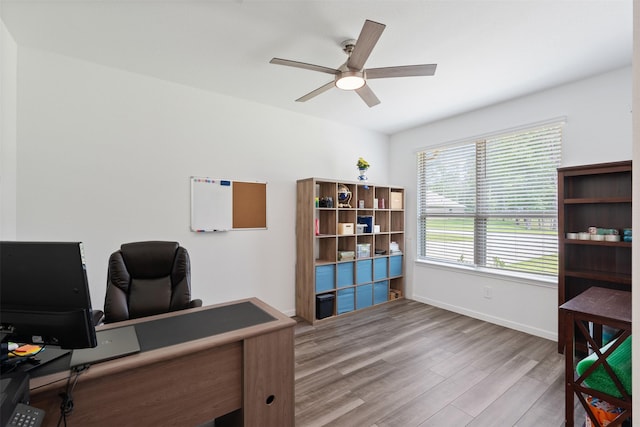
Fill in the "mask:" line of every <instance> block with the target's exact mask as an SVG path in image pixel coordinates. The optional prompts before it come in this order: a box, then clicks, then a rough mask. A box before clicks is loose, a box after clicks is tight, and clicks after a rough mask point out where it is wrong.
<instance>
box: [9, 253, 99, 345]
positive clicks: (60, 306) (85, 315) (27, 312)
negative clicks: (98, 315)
mask: <svg viewBox="0 0 640 427" xmlns="http://www.w3.org/2000/svg"><path fill="white" fill-rule="evenodd" d="M0 327H1V332H2V334H3V336H4V338H5V339H7V340H9V341H13V342H17V343H30V344H39V345H47V344H49V345H55V346H60V347H61V348H64V349H76V348H89V347H95V346H96V345H97V342H96V331H95V327H94V324H93V318H92V309H91V298H90V295H89V284H88V281H87V273H86V268H85V262H84V252H83V248H82V243H80V242H15V241H1V242H0Z"/></svg>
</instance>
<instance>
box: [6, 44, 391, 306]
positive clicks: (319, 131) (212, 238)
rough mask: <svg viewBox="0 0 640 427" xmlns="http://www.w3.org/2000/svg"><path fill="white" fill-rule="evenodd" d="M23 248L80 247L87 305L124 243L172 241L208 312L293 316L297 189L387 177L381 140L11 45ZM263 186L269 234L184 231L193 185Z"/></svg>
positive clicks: (98, 301)
mask: <svg viewBox="0 0 640 427" xmlns="http://www.w3.org/2000/svg"><path fill="white" fill-rule="evenodd" d="M18 73H19V79H18V135H19V137H18V162H17V179H18V187H17V189H18V191H17V217H18V221H17V222H18V225H17V238H18V239H20V240H80V241H83V242H84V243H85V250H86V254H87V269H88V274H89V281H90V285H91V293H92V296H93V298H92V299H93V304H94V306H96V307H101V306H102V303H103V298H104V289H105V281H106V268H107V259H108V257H109V255H110V253H111V252H113V251H114V250H115V249H117V248H118V247H119V245H120V244H121V243H123V242H131V241H138V240H152V239H159V240H165V239H166V240H176V241H179V242H180V243H181V244H182V245H183V246H185V247H186V248H187V249H188V251H189V253H190V255H191V262H192V288H193V289H192V291H193V294H194V296H196V297H199V298H202V299H203V300H204V302H205V304H211V303H216V302H223V301H229V300H233V299H237V298H244V297H251V296H255V297H258V298H261V299H263V300H264V301H265V302H267V303H269V304H271V305H273V306H274V307H276V308H277V309H279V310H281V311H283V312H285V313H288V314H294V309H295V286H294V284H295V213H296V212H295V210H296V204H295V202H296V201H295V198H296V184H295V182H296V180H297V179H300V178H307V177H311V176H318V177H323V178H332V179H344V180H350V181H354V180H356V176H357V170H356V167H355V163H356V161H357V158H358V157H359V156H363V157H365V158H366V159H367V160H369V161H370V163H371V164H372V168H371V169H370V174H369V177H370V180H371V181H372V182H374V183H376V182H379V183H386V182H387V179H388V168H387V162H388V160H387V156H388V137H387V136H385V135H382V134H377V133H373V132H369V131H363V130H360V129H356V128H353V127H347V126H342V125H337V124H334V123H331V122H327V121H323V120H318V119H314V118H311V117H307V116H304V115H299V114H294V113H290V112H287V111H284V110H278V109H274V108H271V107H266V106H262V105H259V104H255V103H249V102H245V101H242V100H238V99H234V98H229V97H225V96H220V95H217V94H213V93H209V92H205V91H202V90H197V89H194V88H190V87H186V86H181V85H177V84H173V83H168V82H164V81H160V80H157V79H152V78H148V77H145V76H141V75H137V74H132V73H128V72H124V71H120V70H116V69H111V68H107V67H103V66H100V65H96V64H93V63H89V62H84V61H79V60H76V59H71V58H67V57H63V56H59V55H56V54H52V53H47V52H42V51H36V50H32V49H28V48H23V47H20V48H19V55H18ZM192 175H195V176H209V177H214V178H225V179H232V180H246V181H267V182H268V186H267V223H268V230H246V231H230V232H226V233H215V234H214V233H192V232H190V231H189V218H190V210H189V206H190V199H189V197H190V193H189V191H190V187H189V177H190V176H192Z"/></svg>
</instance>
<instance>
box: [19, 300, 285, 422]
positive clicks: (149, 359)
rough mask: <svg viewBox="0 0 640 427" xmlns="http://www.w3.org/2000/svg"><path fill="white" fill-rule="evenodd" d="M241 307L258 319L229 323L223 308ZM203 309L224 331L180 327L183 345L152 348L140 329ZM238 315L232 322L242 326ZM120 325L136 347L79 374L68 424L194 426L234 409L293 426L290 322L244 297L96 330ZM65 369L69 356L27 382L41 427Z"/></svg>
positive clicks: (245, 417)
mask: <svg viewBox="0 0 640 427" xmlns="http://www.w3.org/2000/svg"><path fill="white" fill-rule="evenodd" d="M247 304H250V307H247ZM241 306H243V307H245V308H251V310H252V311H253V312H255V313H257V314H258V315H260V316H263V319H262V320H261V321H260V322H259V323H255V322H254V324H251V325H250V326H241V327H239V328H238V327H236V326H237V325H235V326H234V320H233V319H231V320H229V316H228V313H229V310H233V309H235V308H236V307H238V308H239V307H241ZM206 310H209V312H207V313H203V312H204V311H206ZM216 310H217V311H216ZM225 310H226V311H225ZM224 313H227V314H224ZM260 313H262V314H260ZM203 314H206V315H218V316H219V317H223V318H221V319H219V323H220V326H221V328H222V330H224V331H223V332H221V333H215V334H212V335H209V336H203V337H195V339H193V338H194V334H196V335H197V332H194V331H193V329H192V328H183V330H182V331H181V332H183V333H184V335H187V336H189V337H190V338H189V341H188V342H187V343H179V344H173V345H163V346H161V347H159V348H155V349H154V348H152V347H153V345H151V344H150V343H149V342H150V339H149V336H148V335H149V334H148V333H145V328H146V330H147V331H149V330H150V328H149V326H150V325H153V324H152V323H151V322H154V321H161V322H164V323H163V324H164V325H169V324H176V323H177V322H178V320H180V321H181V322H182V323H181V324H184V321H185V320H188V319H190V318H189V317H185V316H200V317H201V316H202V315H203ZM232 317H233V316H232ZM258 317H259V316H258ZM194 318H195V317H194ZM245 318H246V316H244V317H243V318H242V319H239V320H240V321H239V323H240V324H242V323H243V322H244V323H245V324H246V323H247V322H246V321H245ZM265 318H266V320H265ZM165 319H166V320H165ZM258 320H260V319H258ZM237 323H238V322H236V324H237ZM216 324H218V323H216ZM125 325H134V326H135V327H136V332H137V334H138V340H139V341H140V346H141V352H140V353H137V354H134V355H130V356H126V357H123V358H120V359H115V360H111V361H107V362H102V363H97V364H94V365H92V366H91V367H90V368H89V370H88V371H86V372H84V373H82V374H81V375H80V377H79V379H78V382H77V384H76V386H75V388H74V390H73V402H74V409H73V412H72V413H71V414H70V415H68V416H67V425H68V426H69V427H74V426H82V427H85V426H136V427H138V426H146V425H154V426H160V425H162V426H170V425H171V426H174V425H175V426H199V425H202V424H204V423H208V422H210V421H211V420H213V419H215V418H218V417H220V416H222V415H225V414H228V413H230V412H233V411H236V410H238V409H241V414H242V417H241V418H242V422H243V424H244V425H245V426H261V427H268V426H274V427H286V426H293V425H294V371H293V369H294V355H293V327H294V325H295V321H294V320H293V319H290V318H288V317H286V316H285V315H283V314H282V313H280V312H278V311H277V310H275V309H273V308H271V307H270V306H268V305H267V304H265V303H263V302H262V301H260V300H258V299H255V298H251V299H247V300H242V301H235V302H232V303H228V304H220V305H215V306H209V307H201V308H194V309H189V310H183V311H180V312H174V313H169V314H163V315H158V316H151V317H146V318H143V319H136V320H131V321H126V322H119V323H115V324H109V325H105V326H104V327H100V328H98V330H100V329H108V328H114V327H120V326H125ZM154 333H159V338H160V341H162V339H164V338H163V337H162V331H158V330H157V328H155V332H154ZM178 335H180V334H178ZM157 338H158V337H156V338H154V339H155V340H156V342H157V341H158V339H157ZM165 338H166V339H168V340H171V339H175V337H172V336H168V337H165ZM151 341H153V340H151ZM45 367H47V366H43V367H42V368H45ZM42 368H38V369H42ZM68 369H69V358H67V359H66V368H64V369H62V370H61V371H59V372H55V373H52V374H47V375H45V376H41V377H33V378H32V379H31V382H30V389H31V405H32V406H35V407H37V408H41V409H44V410H45V411H46V413H47V415H46V417H45V423H44V426H55V425H56V424H57V422H58V418H59V416H60V402H61V399H60V397H59V393H61V392H63V391H64V390H65V387H66V382H67V378H68V376H69V370H68Z"/></svg>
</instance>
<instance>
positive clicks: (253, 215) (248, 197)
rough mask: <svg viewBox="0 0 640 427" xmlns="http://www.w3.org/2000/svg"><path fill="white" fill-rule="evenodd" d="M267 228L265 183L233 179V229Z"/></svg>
mask: <svg viewBox="0 0 640 427" xmlns="http://www.w3.org/2000/svg"><path fill="white" fill-rule="evenodd" d="M238 228H267V184H266V183H264V182H239V181H233V229H238Z"/></svg>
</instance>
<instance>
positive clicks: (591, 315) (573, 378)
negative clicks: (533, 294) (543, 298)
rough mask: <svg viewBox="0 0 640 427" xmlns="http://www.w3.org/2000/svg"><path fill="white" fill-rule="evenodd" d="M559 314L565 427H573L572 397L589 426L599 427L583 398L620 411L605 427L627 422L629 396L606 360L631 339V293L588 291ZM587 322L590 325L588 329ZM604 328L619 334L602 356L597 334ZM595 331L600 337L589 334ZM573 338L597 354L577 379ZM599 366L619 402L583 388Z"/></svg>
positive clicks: (563, 305) (603, 289) (571, 301)
mask: <svg viewBox="0 0 640 427" xmlns="http://www.w3.org/2000/svg"><path fill="white" fill-rule="evenodd" d="M559 314H560V315H561V316H564V321H565V322H564V324H565V331H564V340H565V343H564V344H565V361H566V365H565V425H566V426H567V427H573V425H574V419H573V414H574V397H575V396H577V397H578V400H579V401H580V403H582V406H583V407H584V408H585V411H586V412H587V415H588V416H589V417H590V418H591V420H592V422H593V425H594V426H600V424H599V423H598V421H597V420H596V418H595V416H594V414H593V413H592V412H591V410H590V409H589V404H588V403H587V401H586V398H585V394H587V395H591V396H594V397H597V398H599V399H602V400H604V401H606V402H608V403H611V404H612V405H614V406H616V407H618V408H622V410H623V411H622V413H620V414H619V415H618V417H617V418H616V419H615V420H614V421H612V422H611V424H609V427H614V426H619V425H621V424H622V422H623V421H625V420H626V419H630V418H631V395H630V394H629V393H627V391H626V390H625V389H624V387H623V386H622V383H621V382H620V380H619V379H618V377H617V376H616V375H615V373H614V372H613V370H612V368H611V366H610V365H609V363H607V361H606V358H607V357H609V355H610V354H611V353H613V351H614V350H615V349H616V348H618V347H619V346H620V344H622V343H623V342H624V340H626V339H627V337H629V336H630V335H631V292H627V291H618V290H613V289H606V288H599V287H591V288H589V289H587V290H586V291H584V292H583V293H581V294H580V295H578V296H576V297H575V298H572V299H571V300H569V301H567V302H566V303H564V304H562V305H561V306H560V312H559ZM589 322H591V323H592V324H593V325H591V327H589ZM604 325H607V326H611V327H613V328H615V329H617V330H618V331H619V332H618V333H617V334H616V336H615V337H614V338H617V340H616V342H615V343H613V344H612V345H611V346H610V347H609V348H608V349H607V350H606V351H605V352H604V353H603V352H601V351H600V348H601V347H602V344H603V343H602V334H601V331H602V326H604ZM598 330H599V331H600V333H595V334H594V333H593V331H598ZM576 331H578V332H579V333H580V335H578V337H576V336H575V335H576ZM576 338H580V339H584V340H585V342H586V346H587V347H586V349H587V350H588V351H589V352H594V353H596V354H597V360H596V361H595V362H594V363H593V365H592V366H591V367H590V368H589V369H587V370H586V371H585V372H584V374H583V375H581V376H580V377H578V376H577V374H576V371H575V367H576V363H577V361H576V360H575V359H576V357H575V353H576ZM599 366H602V367H603V368H604V370H605V371H606V372H607V374H608V375H609V376H610V377H611V379H612V380H613V382H614V384H615V385H616V388H617V389H618V391H619V392H620V394H621V395H622V398H619V397H615V396H611V395H608V394H605V393H603V392H601V391H598V390H595V389H592V388H589V387H588V386H587V385H586V384H584V380H585V378H587V377H588V376H589V375H590V374H591V373H592V372H593V371H594V370H595V369H596V368H597V367H599Z"/></svg>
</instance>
